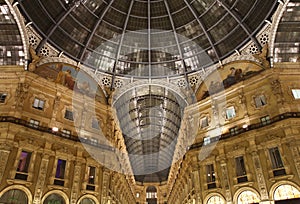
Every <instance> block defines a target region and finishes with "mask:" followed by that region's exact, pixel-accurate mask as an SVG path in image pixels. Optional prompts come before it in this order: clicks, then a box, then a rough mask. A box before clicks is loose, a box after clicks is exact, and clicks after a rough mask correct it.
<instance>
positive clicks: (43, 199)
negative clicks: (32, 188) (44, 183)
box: [42, 190, 70, 204]
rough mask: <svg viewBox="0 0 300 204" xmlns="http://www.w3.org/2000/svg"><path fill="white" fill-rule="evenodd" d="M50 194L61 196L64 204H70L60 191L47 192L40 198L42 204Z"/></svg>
mask: <svg viewBox="0 0 300 204" xmlns="http://www.w3.org/2000/svg"><path fill="white" fill-rule="evenodd" d="M51 194H57V195H59V196H61V197H62V198H63V199H64V200H65V204H67V203H70V202H69V197H68V196H67V195H66V194H65V193H64V192H63V191H60V190H52V191H49V192H47V193H46V194H45V195H44V196H43V198H42V203H44V201H45V200H46V199H47V197H48V196H50V195H51Z"/></svg>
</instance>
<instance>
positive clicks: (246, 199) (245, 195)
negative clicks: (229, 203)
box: [238, 191, 260, 204]
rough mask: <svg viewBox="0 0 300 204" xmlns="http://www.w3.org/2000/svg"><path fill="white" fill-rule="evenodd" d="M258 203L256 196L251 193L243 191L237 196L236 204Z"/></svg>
mask: <svg viewBox="0 0 300 204" xmlns="http://www.w3.org/2000/svg"><path fill="white" fill-rule="evenodd" d="M259 201H260V199H259V197H258V195H257V194H256V193H253V192H252V191H244V192H242V193H240V195H239V196H238V204H246V203H259Z"/></svg>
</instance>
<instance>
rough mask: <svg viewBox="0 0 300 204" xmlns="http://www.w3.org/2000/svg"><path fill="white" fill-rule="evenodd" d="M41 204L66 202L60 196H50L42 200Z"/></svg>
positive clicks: (63, 203) (64, 203) (61, 203)
mask: <svg viewBox="0 0 300 204" xmlns="http://www.w3.org/2000/svg"><path fill="white" fill-rule="evenodd" d="M43 204H66V202H65V200H64V198H63V197H62V196H60V195H58V194H51V195H49V196H48V197H47V198H46V199H45V200H44V202H43Z"/></svg>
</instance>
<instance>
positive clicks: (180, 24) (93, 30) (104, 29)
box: [18, 0, 277, 78]
mask: <svg viewBox="0 0 300 204" xmlns="http://www.w3.org/2000/svg"><path fill="white" fill-rule="evenodd" d="M18 2H19V5H20V7H21V11H22V12H23V13H24V14H25V16H26V17H27V21H32V22H33V24H34V26H35V28H36V29H37V30H38V31H39V32H40V34H41V35H42V37H43V38H44V39H43V41H42V43H40V45H39V47H38V48H37V49H38V50H39V49H41V47H42V46H43V45H44V44H45V43H47V42H49V43H50V44H51V45H53V46H55V47H56V48H57V49H59V50H60V51H63V52H64V53H65V54H66V55H67V56H69V57H71V58H72V59H74V60H76V61H78V62H80V63H81V64H84V65H86V66H88V67H90V68H93V69H97V70H99V71H102V72H106V73H110V74H112V75H114V76H116V75H120V76H125V75H127V76H135V77H143V78H148V77H154V78H156V77H162V76H174V75H183V74H186V73H190V72H193V71H196V70H199V69H202V68H206V67H208V66H209V65H212V64H214V63H217V62H219V61H221V60H222V59H224V58H226V57H228V56H229V55H231V54H232V53H233V52H234V51H235V50H237V49H239V48H241V47H242V46H243V45H244V44H245V43H246V42H249V41H250V40H252V41H253V42H254V43H255V44H256V45H257V46H258V47H260V45H259V43H258V41H257V39H256V38H255V34H256V33H257V32H258V31H259V30H260V29H261V28H262V26H263V24H264V21H265V20H266V19H268V18H269V17H270V15H271V13H272V12H273V11H274V8H275V6H276V4H277V0H268V1H266V0H131V1H129V0H126V1H125V0H18Z"/></svg>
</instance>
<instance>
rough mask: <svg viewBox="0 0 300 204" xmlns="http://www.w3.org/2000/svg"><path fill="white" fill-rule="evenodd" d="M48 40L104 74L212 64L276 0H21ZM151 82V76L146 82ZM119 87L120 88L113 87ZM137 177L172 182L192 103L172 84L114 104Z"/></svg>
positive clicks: (177, 70) (253, 28) (156, 72)
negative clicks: (171, 172)
mask: <svg viewBox="0 0 300 204" xmlns="http://www.w3.org/2000/svg"><path fill="white" fill-rule="evenodd" d="M18 2H19V6H20V10H21V12H22V13H23V14H24V16H25V18H26V20H27V21H31V22H32V23H33V25H34V28H35V29H36V30H37V31H38V32H39V33H40V35H41V36H42V38H43V39H42V41H41V43H40V44H39V45H38V47H37V51H39V50H40V49H41V48H42V47H43V46H44V45H45V44H46V43H49V44H51V45H52V46H54V47H56V48H57V49H59V50H60V51H62V52H64V53H65V55H67V56H69V57H70V58H72V59H74V60H76V61H77V62H80V63H81V64H84V65H86V66H88V67H90V68H92V69H95V70H97V71H99V72H102V73H104V72H105V73H109V74H111V75H112V77H114V76H128V77H136V78H159V77H166V76H168V77H171V76H179V75H182V76H184V75H185V77H186V75H188V74H189V73H191V72H195V71H197V70H200V69H203V68H207V67H209V66H210V65H212V64H214V63H218V62H219V61H221V60H222V59H224V58H226V57H228V56H229V55H231V54H232V53H234V52H235V50H238V49H239V48H241V47H242V46H243V45H245V44H246V43H247V42H249V41H252V42H254V43H255V44H256V45H257V47H258V48H260V47H261V46H260V44H259V42H258V40H257V39H256V37H255V36H256V34H257V33H258V31H260V30H261V29H262V27H263V25H264V24H265V22H264V21H265V20H266V19H268V18H269V17H270V16H271V14H272V13H273V11H275V7H276V5H277V4H278V2H277V0H18ZM145 81H146V80H145ZM111 88H113V87H111ZM113 104H114V108H115V109H116V110H118V111H117V117H118V120H119V122H120V126H121V129H122V133H123V136H124V141H125V144H126V148H127V151H128V154H129V159H130V163H131V166H132V169H133V173H134V175H135V179H136V180H137V181H140V182H162V181H165V180H167V178H168V174H169V167H170V165H171V164H172V158H173V154H174V150H175V146H176V141H177V137H178V132H179V130H180V126H181V119H182V117H183V109H184V107H185V106H186V105H187V104H185V102H184V100H183V99H182V98H180V96H179V95H178V94H177V93H175V92H173V91H171V90H169V89H168V88H167V87H165V86H158V85H153V84H148V85H147V84H144V85H143V86H138V87H134V88H132V89H130V90H126V93H122V95H121V96H120V98H119V99H118V100H116V101H115V102H114V103H113Z"/></svg>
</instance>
